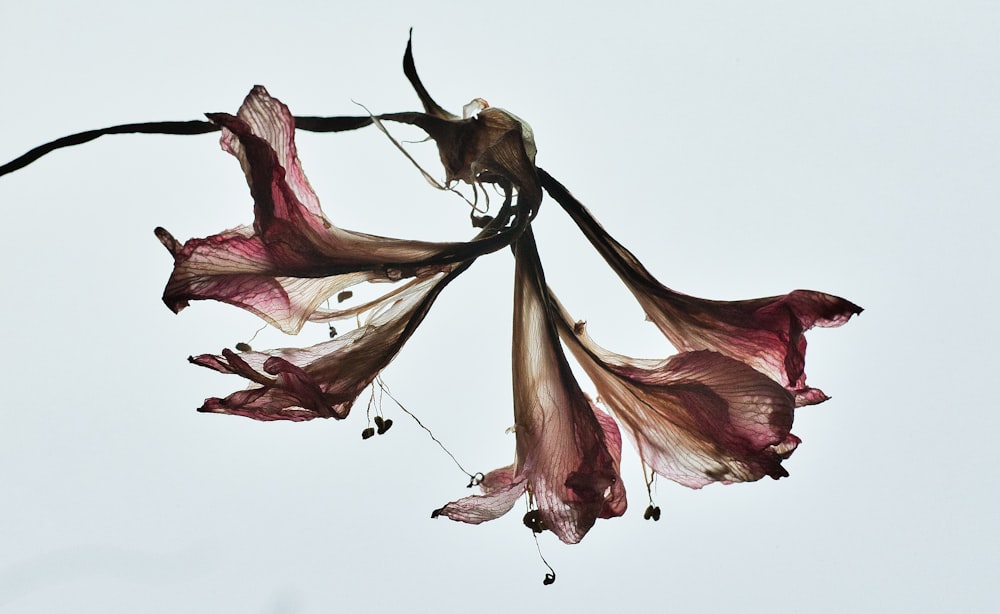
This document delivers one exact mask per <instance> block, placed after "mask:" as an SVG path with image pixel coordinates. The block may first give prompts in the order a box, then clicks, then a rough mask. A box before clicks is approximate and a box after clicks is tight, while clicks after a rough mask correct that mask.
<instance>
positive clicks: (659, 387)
mask: <svg viewBox="0 0 1000 614" xmlns="http://www.w3.org/2000/svg"><path fill="white" fill-rule="evenodd" d="M551 300H552V302H553V304H554V305H557V308H558V316H557V318H556V322H557V325H558V329H559V333H560V335H561V337H562V339H563V341H564V342H565V343H566V345H567V346H568V347H569V349H570V351H571V352H572V353H573V355H574V357H576V359H577V361H578V362H579V363H580V365H581V366H582V367H583V369H584V371H586V373H587V375H588V376H589V377H590V378H591V380H592V381H593V382H594V385H595V386H596V387H597V391H598V393H599V394H600V398H601V400H602V401H603V402H604V403H605V404H606V405H607V406H608V407H609V408H611V410H612V411H613V412H614V414H615V415H616V416H617V417H618V419H619V420H620V421H621V422H622V424H623V426H624V427H625V430H626V431H627V432H628V433H629V435H630V436H631V438H632V440H633V441H634V443H635V445H636V448H638V450H639V455H640V456H641V457H642V459H643V461H644V462H646V464H648V465H649V466H650V467H652V468H653V470H654V471H656V472H657V473H659V474H660V475H663V476H664V477H667V478H669V479H671V480H674V481H676V482H679V483H681V484H684V485H685V486H690V487H692V488H700V487H702V486H704V485H705V484H709V483H711V482H718V481H721V482H746V481H753V480H758V479H760V478H761V477H763V476H765V475H768V476H771V477H773V478H779V477H783V476H787V475H788V473H787V472H786V471H785V470H784V468H783V467H782V466H781V460H782V459H783V458H787V457H788V456H789V455H790V454H791V453H792V451H793V450H794V449H795V446H796V445H797V444H798V443H799V439H798V438H797V437H795V436H794V435H792V434H791V433H790V429H791V427H792V419H793V416H794V408H795V405H794V399H793V396H792V394H791V393H790V392H788V391H787V390H785V388H784V387H782V386H781V385H779V384H778V383H777V382H775V381H774V380H772V379H770V378H769V377H767V376H765V375H764V374H762V373H760V372H758V371H756V370H755V369H752V368H751V367H749V366H747V365H746V364H744V363H742V362H740V361H738V360H735V359H733V358H729V357H727V356H724V355H722V354H719V353H718V352H711V351H707V350H700V351H693V352H685V353H682V354H678V355H676V356H672V357H670V358H668V359H666V360H637V359H633V358H628V357H626V356H622V355H620V354H615V353H612V352H609V351H607V350H605V349H604V348H601V347H600V346H598V345H597V344H596V343H594V341H593V339H591V338H590V336H589V335H588V334H587V332H586V330H585V327H584V326H583V324H582V323H580V324H576V325H574V324H572V323H570V318H569V314H568V313H566V311H565V309H563V308H562V306H561V305H559V304H558V301H556V300H555V298H554V297H552V299H551Z"/></svg>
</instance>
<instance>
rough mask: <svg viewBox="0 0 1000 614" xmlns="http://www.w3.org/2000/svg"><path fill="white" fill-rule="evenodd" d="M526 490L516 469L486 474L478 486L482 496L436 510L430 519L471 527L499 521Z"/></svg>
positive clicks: (474, 496) (499, 470)
mask: <svg viewBox="0 0 1000 614" xmlns="http://www.w3.org/2000/svg"><path fill="white" fill-rule="evenodd" d="M527 486H528V484H527V482H525V479H524V476H520V477H517V476H515V474H514V465H508V466H507V467H501V468H500V469H494V470H493V471H490V472H489V473H487V474H486V475H485V476H484V477H483V479H482V481H481V482H480V483H479V488H480V490H482V492H483V494H481V495H471V496H468V497H464V498H462V499H459V500H457V501H452V502H451V503H448V504H446V505H445V506H444V507H441V508H439V509H436V510H434V511H433V512H432V513H431V518H437V517H438V516H445V517H446V518H451V519H452V520H457V521H459V522H466V523H468V524H481V523H483V522H486V521H488V520H496V519H497V518H499V517H501V516H503V515H504V514H506V513H507V512H509V511H510V510H511V508H513V507H514V504H515V503H517V500H518V499H520V498H521V495H523V494H524V491H525V490H526V489H527Z"/></svg>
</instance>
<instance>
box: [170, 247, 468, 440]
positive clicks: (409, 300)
mask: <svg viewBox="0 0 1000 614" xmlns="http://www.w3.org/2000/svg"><path fill="white" fill-rule="evenodd" d="M466 266H467V265H466ZM464 268H465V267H455V268H454V270H453V271H451V272H450V273H438V274H436V275H434V276H432V277H428V278H426V279H421V280H414V281H413V282H411V284H410V286H409V287H408V288H407V289H406V290H405V291H403V292H400V293H396V294H394V295H391V296H390V298H389V299H388V300H387V301H386V303H385V304H384V305H383V306H382V307H381V308H380V309H378V310H376V311H375V312H374V313H373V314H372V315H371V316H370V318H369V319H368V321H367V322H366V323H365V324H364V325H363V326H361V327H360V328H357V329H355V330H352V331H349V332H347V333H345V334H343V335H340V336H339V337H337V338H336V339H333V340H330V341H326V342H324V343H320V344H317V345H314V346H312V347H309V348H304V349H280V350H269V351H265V352H254V351H250V352H242V353H237V352H233V351H231V350H228V349H227V350H223V352H222V354H221V355H213V354H203V355H201V356H197V357H193V358H191V359H190V360H191V362H193V363H195V364H198V365H201V366H203V367H208V368H210V369H215V370H216V371H220V372H222V373H232V374H235V375H240V376H242V377H244V378H246V379H248V380H250V381H251V382H252V383H253V385H251V387H250V388H249V389H247V390H242V391H239V392H235V393H233V394H231V395H229V396H228V397H226V398H224V399H219V398H209V399H206V400H205V403H204V405H202V406H201V408H199V411H203V412H210V413H219V414H233V415H238V416H246V417H248V418H253V419H255V420H292V421H303V420H312V419H313V418H337V419H342V418H345V417H347V414H348V412H349V411H350V409H351V406H352V405H353V403H354V400H355V399H356V398H357V396H358V395H359V394H360V393H361V391H362V390H364V389H365V387H366V386H368V385H369V384H370V383H371V382H372V380H374V379H375V377H376V376H377V375H378V374H379V373H380V372H381V371H382V369H384V368H385V367H386V366H387V365H388V364H389V363H390V362H392V360H393V358H395V357H396V354H397V353H398V352H399V350H400V348H402V346H403V344H404V343H405V342H406V340H407V339H409V337H410V335H412V334H413V331H414V330H415V329H416V327H417V326H418V325H419V324H420V322H421V321H422V320H423V318H424V316H425V315H426V314H427V312H428V310H430V308H431V305H432V304H433V303H434V300H435V299H436V298H437V296H438V294H439V293H440V292H441V290H442V289H443V288H444V287H445V286H446V285H447V284H448V283H449V282H450V281H451V280H452V279H454V278H455V277H456V276H457V275H458V274H459V273H461V271H462V270H464Z"/></svg>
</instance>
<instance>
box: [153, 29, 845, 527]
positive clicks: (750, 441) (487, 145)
mask: <svg viewBox="0 0 1000 614" xmlns="http://www.w3.org/2000/svg"><path fill="white" fill-rule="evenodd" d="M404 71H405V73H406V75H407V77H408V79H409V80H410V83H411V84H412V85H413V87H414V89H415V90H416V92H417V95H418V97H419V99H420V101H421V104H422V106H423V109H424V110H423V111H422V112H403V113H388V114H382V115H377V116H372V117H371V118H370V121H368V120H367V119H365V118H361V119H362V120H365V121H357V118H350V121H349V122H346V123H345V122H337V125H338V126H341V127H342V126H344V125H347V126H350V127H361V126H362V125H366V124H367V123H372V124H374V125H375V126H376V127H377V128H378V129H380V130H382V131H384V132H386V134H388V130H387V128H386V125H385V124H386V122H401V123H406V124H411V125H414V126H417V127H419V128H421V129H422V130H424V131H425V132H426V133H427V134H428V135H429V136H430V137H431V138H432V139H433V140H434V141H435V142H436V144H437V148H438V153H439V157H440V159H441V163H442V165H443V168H444V185H441V184H439V183H437V181H436V180H434V179H433V178H432V177H431V175H430V174H429V173H427V172H426V171H423V170H422V169H421V171H422V172H423V173H424V175H425V177H427V178H428V179H429V180H431V181H433V182H434V183H435V185H438V186H439V187H446V188H449V189H450V188H451V187H452V185H453V184H456V183H459V182H463V183H466V184H469V185H471V186H472V189H473V191H476V190H478V188H479V186H481V185H483V184H493V185H494V186H496V187H497V188H499V189H500V190H501V191H502V193H503V195H504V202H503V205H502V206H501V207H500V209H499V210H498V211H497V212H496V214H495V216H494V217H486V216H484V217H482V218H474V224H475V225H476V226H477V227H479V228H480V230H479V231H478V233H477V234H476V235H475V236H474V237H473V238H472V239H471V240H470V241H468V242H457V243H431V242H425V241H417V240H408V239H394V238H388V237H380V236H375V235H370V234H365V233H360V232H354V231H350V230H344V229H341V228H338V227H337V226H335V225H334V224H333V223H332V222H331V221H330V220H329V219H328V218H327V216H326V215H325V214H324V213H323V211H322V210H321V209H320V206H319V201H318V198H317V197H316V194H315V193H314V192H313V190H312V188H311V187H310V186H309V182H308V180H307V179H306V177H305V174H304V172H303V170H302V167H301V164H300V163H299V160H298V157H297V154H296V149H295V142H294V129H295V127H296V118H294V117H293V116H292V115H291V113H290V112H289V111H288V109H287V108H286V107H285V105H284V104H282V103H281V102H279V101H278V100H276V99H275V98H272V97H271V96H270V95H269V94H268V93H267V91H266V90H264V88H262V87H259V86H258V87H255V88H254V89H253V90H252V91H251V92H250V94H249V96H247V98H246V100H245V101H244V103H243V106H242V107H241V108H240V110H239V112H238V113H237V114H236V115H228V114H224V113H215V114H211V115H209V118H210V119H211V121H212V122H214V123H215V124H217V125H218V126H220V127H221V129H222V147H223V149H224V150H225V151H227V152H228V153H230V154H232V155H233V156H234V157H236V158H237V160H238V161H239V163H240V166H241V168H242V169H243V172H244V174H245V176H246V179H247V183H248V185H249V187H250V193H251V195H252V197H253V201H254V222H253V225H252V226H240V227H237V228H234V229H232V230H227V231H224V232H221V233H219V234H216V235H213V236H210V237H208V238H205V239H192V240H190V241H188V242H186V243H185V244H183V245H181V244H180V243H179V242H178V241H176V240H175V239H174V238H173V237H172V236H171V235H170V234H169V233H168V232H167V231H165V230H163V229H157V236H158V237H159V238H160V240H161V241H162V242H163V244H164V245H165V246H166V247H167V248H168V249H169V250H170V252H171V254H172V255H173V256H174V269H173V272H172V274H171V276H170V279H169V281H168V283H167V288H166V290H165V292H164V301H165V302H166V303H167V305H168V306H169V307H170V308H171V309H173V310H174V311H179V310H180V309H182V308H183V307H184V306H186V305H187V303H188V301H189V300H192V299H214V300H220V301H224V302H228V303H232V304H234V305H237V306H239V307H242V308H244V309H247V310H249V311H251V312H253V313H256V314H257V315H259V316H261V317H262V318H264V319H265V320H267V321H268V322H269V323H271V324H273V325H274V326H276V327H278V328H280V329H281V330H283V331H285V332H288V333H293V334H294V333H297V332H298V331H299V330H300V329H301V328H302V327H303V325H304V324H305V323H306V322H308V321H332V320H338V319H342V318H344V317H349V316H361V315H362V314H365V313H367V314H368V316H367V319H366V320H365V321H364V323H363V324H360V325H359V327H358V328H357V329H356V330H353V331H350V332H348V333H346V334H344V335H341V336H340V337H338V338H335V339H333V340H331V341H327V342H324V343H320V344H317V345H314V346H312V347H309V348H305V349H279V350H270V351H263V352H255V351H250V350H248V351H245V352H234V351H231V350H223V351H222V352H221V353H220V354H204V355H201V356H198V357H195V358H192V359H191V361H192V362H194V363H196V364H198V365H201V366H205V367H208V368H211V369H214V370H216V371H220V372H223V373H228V374H235V375H239V376H241V377H243V378H244V379H246V380H247V381H248V382H249V387H248V388H247V389H245V390H241V391H239V392H234V393H232V394H230V395H229V396H227V397H225V398H210V399H207V400H206V401H205V403H204V405H203V406H202V407H201V410H202V411H205V412H212V413H226V414H235V415H241V416H246V417H250V418H254V419H258V420H293V421H301V420H310V419H313V418H336V419H342V418H345V417H347V415H348V413H349V411H350V409H351V406H352V404H353V403H354V401H355V399H356V398H357V397H358V395H359V394H360V393H361V392H362V391H363V390H364V389H365V388H366V387H367V386H369V385H371V384H372V382H373V381H375V379H376V378H377V377H378V376H379V374H380V373H381V372H382V370H383V369H385V367H386V366H387V365H388V364H389V363H390V362H391V361H392V360H393V359H394V358H395V356H396V355H397V354H398V353H399V351H400V350H401V348H402V346H403V344H404V343H405V342H406V341H407V340H408V339H409V338H410V336H411V335H413V333H414V331H415V330H416V328H417V327H418V326H419V324H420V323H421V322H422V320H423V319H424V317H425V316H426V314H427V312H428V311H429V309H430V308H431V305H432V304H433V303H434V301H435V300H436V298H437V297H438V296H439V294H440V293H441V292H442V290H443V289H444V288H445V287H446V286H447V285H448V284H449V283H450V282H451V281H452V280H453V279H454V278H455V277H457V276H458V275H459V274H461V273H462V272H464V271H465V270H466V269H468V268H469V267H470V266H471V265H472V263H473V262H474V261H475V260H476V259H477V258H479V257H481V256H483V255H485V254H487V253H491V252H494V251H497V250H499V249H500V248H501V247H504V246H508V245H510V246H512V248H513V252H514V257H515V294H514V326H513V351H512V359H513V360H512V362H513V366H512V368H513V387H514V391H513V409H514V436H515V441H516V445H515V455H514V461H513V463H511V464H510V465H508V466H504V467H501V468H499V469H496V470H494V471H492V472H489V473H487V474H486V475H485V476H483V478H482V480H481V482H480V488H481V490H482V494H477V495H472V496H468V497H465V498H461V499H458V500H456V501H452V502H450V503H448V504H446V505H444V506H443V507H441V508H440V509H438V510H435V512H434V514H433V515H434V516H435V517H436V516H444V517H447V518H451V519H453V520H457V521H461V522H465V523H469V524H479V523H482V522H485V521H488V520H492V519H495V518H498V517H499V516H502V515H504V514H506V513H507V512H509V511H510V510H511V509H512V508H513V506H514V505H515V503H516V502H517V500H518V499H520V498H521V497H522V496H524V495H527V497H528V504H529V507H530V511H529V512H528V514H527V515H526V516H525V524H527V525H529V526H530V527H531V528H532V530H534V531H536V532H541V531H543V530H549V531H552V532H553V533H554V534H555V535H556V536H557V537H558V538H559V539H560V540H562V541H563V542H566V543H576V542H578V541H580V540H581V539H582V538H583V537H584V536H585V535H586V533H587V532H588V531H589V530H590V529H591V528H592V527H593V525H594V524H595V522H596V520H597V519H598V518H612V517H616V516H621V515H623V514H624V512H625V510H626V500H625V489H624V486H623V484H622V480H621V477H620V474H619V465H620V460H621V447H622V438H621V434H620V432H619V429H618V423H619V422H620V423H621V425H622V426H623V427H624V429H625V431H626V433H627V434H628V436H629V437H630V439H631V440H632V442H633V443H634V444H635V446H636V448H637V450H638V452H639V455H640V457H641V458H642V460H643V462H644V463H645V464H647V465H648V466H649V467H651V468H652V469H653V471H655V472H656V473H658V474H660V475H662V476H665V477H667V478H669V479H671V480H674V481H676V482H679V483H680V484H683V485H685V486H690V487H693V488H699V487H701V486H704V485H706V484H709V483H711V482H723V483H729V482H744V481H753V480H758V479H760V478H762V477H763V476H770V477H773V478H779V477H783V476H786V475H788V474H787V472H786V471H785V469H784V468H783V467H782V461H783V460H784V459H786V458H788V456H789V455H790V454H791V453H792V452H793V451H794V450H795V449H796V446H797V445H798V444H799V443H800V440H799V439H798V438H797V437H796V436H795V435H793V434H792V433H791V428H792V421H793V418H794V411H795V407H796V405H805V404H809V403H817V402H820V401H823V400H825V399H826V398H827V397H826V395H824V394H823V393H822V392H821V391H819V390H817V389H815V388H810V387H808V386H807V385H806V379H805V348H806V341H805V337H804V333H805V331H807V330H808V329H809V328H811V327H813V326H839V325H840V324H843V323H844V322H846V321H847V320H848V319H849V318H850V317H851V316H852V315H854V314H856V313H860V311H861V308H860V307H858V306H857V305H854V304H853V303H851V302H849V301H846V300H844V299H841V298H838V297H835V296H832V295H829V294H824V293H820V292H812V291H805V290H796V291H794V292H791V293H789V294H787V295H784V296H777V297H769V298H761V299H752V300H746V301H731V302H726V301H710V300H705V299H699V298H695V297H691V296H688V295H685V294H681V293H679V292H676V291H674V290H671V289H670V288H667V287H666V286H664V285H663V284H661V283H660V282H658V281H657V280H656V279H655V278H654V277H653V276H652V275H651V274H650V273H649V272H648V271H647V270H646V268H645V267H644V266H643V265H642V264H641V263H640V262H639V261H638V260H637V259H636V258H635V256H634V255H633V254H632V253H631V252H630V251H628V250H627V249H626V248H625V247H624V246H622V245H621V244H620V243H618V242H617V241H615V240H614V239H613V238H612V237H611V236H610V235H608V234H607V232H605V231H604V229H603V228H602V227H601V225H600V224H599V223H598V222H597V220H595V219H594V218H593V216H592V215H591V214H590V212H589V211H587V210H586V208H584V207H583V205H582V204H580V203H579V202H578V201H577V200H576V199H575V198H573V196H572V195H571V194H570V193H569V191H568V190H566V188H565V187H563V186H562V185H561V184H559V182H558V181H556V180H555V179H554V178H552V176H551V175H549V174H548V173H546V172H545V171H544V170H542V169H540V168H538V167H536V165H535V155H536V146H535V140H534V135H533V132H532V130H531V128H530V127H529V126H528V124H527V123H526V122H524V121H523V120H521V119H520V118H518V117H517V116H515V115H514V114H512V113H510V112H507V111H503V110H502V109H497V108H494V107H490V106H489V105H488V104H487V103H486V102H485V101H484V100H482V99H474V100H473V102H472V103H470V104H469V105H466V108H465V109H464V113H463V116H462V117H459V116H457V115H455V114H452V113H450V112H448V111H446V110H444V109H443V108H442V107H441V106H440V105H438V104H437V103H436V102H435V101H434V99H433V98H431V96H430V95H429V94H428V92H427V90H426V88H425V87H424V85H423V83H422V82H421V81H420V79H419V77H418V76H417V73H416V69H415V67H414V65H413V58H412V53H411V48H410V46H409V45H408V46H407V50H406V55H405V57H404ZM307 123H308V122H307ZM390 138H391V137H390ZM393 142H394V143H395V144H396V146H397V147H399V148H400V149H401V150H403V151H404V152H405V149H403V147H402V145H401V144H400V143H399V142H398V141H396V140H395V139H393ZM407 155H409V154H407ZM411 159H412V158H411ZM543 190H544V191H545V192H547V193H548V194H549V195H550V196H552V197H553V198H554V199H555V200H556V201H557V202H559V203H560V204H561V205H562V207H563V209H565V210H566V211H567V212H568V213H569V215H570V216H571V217H572V219H573V220H574V221H575V222H576V224H577V225H578V226H579V228H580V229H581V230H582V231H583V233H584V234H585V235H586V236H587V238H588V239H589V240H590V242H591V244H592V245H593V246H594V247H595V248H596V249H597V250H598V251H599V252H600V254H601V255H602V256H603V257H604V259H605V261H606V262H607V263H608V264H609V265H610V266H611V267H612V269H614V271H615V272H616V273H617V274H618V276H619V277H620V278H621V279H622V281H623V282H624V283H625V285H626V287H627V288H628V289H629V290H630V291H631V292H632V294H633V295H634V296H635V297H636V299H637V300H638V301H639V303H640V304H641V305H642V307H643V309H644V310H645V311H646V314H647V315H648V317H649V319H650V320H652V321H653V322H654V323H655V324H656V325H657V327H658V328H659V329H660V330H661V331H662V332H663V334H664V335H665V336H666V337H667V338H668V339H669V340H670V341H671V343H673V345H675V346H676V347H677V348H678V349H679V350H680V353H679V354H677V355H675V356H672V357H669V358H667V359H664V360H638V359H633V358H629V357H626V356H622V355H620V354H616V353H614V352H612V351H609V350H606V349H604V348H603V347H601V346H599V345H597V344H596V343H595V342H594V341H593V339H591V338H590V336H589V335H588V334H587V332H586V328H585V326H584V325H583V324H582V323H574V321H573V320H572V319H571V317H570V315H569V312H568V311H567V309H566V308H564V307H563V306H562V304H561V303H560V302H559V301H558V300H557V299H556V298H555V295H554V294H553V293H552V292H551V290H550V289H549V286H548V284H547V282H546V279H545V275H544V273H543V270H542V264H541V261H540V259H539V256H538V252H537V249H536V245H535V237H534V234H533V231H532V230H531V221H532V220H533V219H534V217H535V215H537V213H538V211H539V207H540V205H541V202H542V196H543ZM476 193H478V192H476ZM376 281H397V282H400V283H398V284H397V286H396V287H395V288H394V289H392V290H390V291H388V292H386V293H385V294H383V295H382V296H380V297H378V298H376V299H374V300H373V301H371V302H369V303H366V304H364V305H360V306H355V307H352V308H346V309H338V310H330V309H328V308H324V307H322V305H323V303H324V302H325V301H326V300H327V299H328V298H329V297H331V296H333V295H334V294H335V293H341V292H343V291H345V290H346V289H347V288H349V287H351V286H354V285H356V284H361V283H364V282H376ZM562 344H565V345H566V346H567V347H568V348H569V350H570V352H571V353H572V354H573V356H574V357H575V358H576V360H577V361H578V362H579V364H580V365H581V366H582V368H583V370H584V372H585V373H586V374H587V376H588V377H589V378H590V379H591V380H592V381H593V384H594V386H595V387H596V389H597V392H598V393H599V397H598V401H597V402H595V401H592V400H591V398H590V397H588V396H587V395H586V394H585V393H584V392H583V389H582V388H581V387H580V384H579V383H578V382H577V380H576V378H575V377H574V375H573V372H572V370H571V368H570V365H569V363H568V361H567V358H566V356H565V354H564V352H563V345H562ZM598 402H599V403H603V405H605V406H606V407H608V408H609V409H610V411H611V414H613V415H614V418H613V417H612V415H611V414H609V413H605V412H604V411H602V410H601V409H600V408H599V407H598ZM615 418H617V420H618V422H616V421H615ZM379 424H380V428H381V425H382V423H379ZM369 430H371V429H369ZM380 432H381V430H380ZM368 434H369V435H370V433H368Z"/></svg>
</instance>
